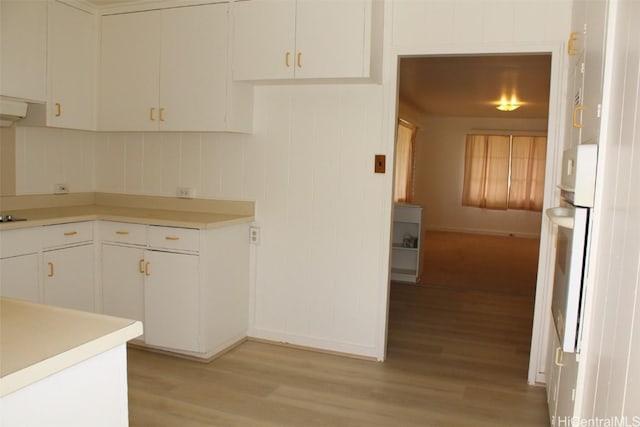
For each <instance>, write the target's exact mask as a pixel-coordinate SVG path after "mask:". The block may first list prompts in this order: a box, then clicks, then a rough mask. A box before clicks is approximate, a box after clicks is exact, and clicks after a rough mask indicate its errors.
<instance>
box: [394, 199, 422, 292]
mask: <svg viewBox="0 0 640 427" xmlns="http://www.w3.org/2000/svg"><path fill="white" fill-rule="evenodd" d="M393 217H394V218H393V232H392V233H393V234H392V237H391V239H392V240H391V280H395V281H400V282H410V283H416V282H417V281H418V277H419V274H420V246H421V241H420V240H421V234H422V226H421V223H422V206H418V205H410V204H404V203H396V204H395V206H394V211H393Z"/></svg>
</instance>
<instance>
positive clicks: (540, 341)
mask: <svg viewBox="0 0 640 427" xmlns="http://www.w3.org/2000/svg"><path fill="white" fill-rule="evenodd" d="M385 48H388V52H389V53H387V54H385V63H384V79H383V85H384V108H383V111H384V117H383V120H384V123H383V141H384V142H383V144H384V147H385V150H386V152H387V153H388V154H389V159H388V161H387V164H389V165H393V164H394V163H395V161H394V145H395V144H394V141H395V124H396V123H397V111H398V68H399V61H400V59H401V58H402V57H406V56H442V55H453V56H461V55H496V54H513V55H518V54H528V53H547V54H551V87H550V97H549V123H548V145H547V168H546V174H545V189H544V206H543V212H544V210H545V209H547V208H548V207H550V206H552V205H554V204H555V203H556V199H557V198H558V192H557V189H556V185H555V183H556V182H557V178H558V174H559V170H560V161H561V159H560V157H561V153H562V149H563V146H564V143H563V138H564V134H565V131H564V130H565V120H566V117H565V115H564V112H565V111H566V109H565V105H566V81H567V70H566V68H567V65H566V64H567V61H566V59H565V57H566V53H565V51H564V47H563V45H562V43H540V44H530V43H527V44H518V43H510V44H505V43H500V44H456V45H454V46H451V45H446V46H443V45H435V46H429V45H425V46H421V47H419V48H417V47H404V48H393V47H391V46H388V45H387V46H385ZM388 173H390V174H391V178H389V180H388V181H389V186H388V193H387V194H388V196H389V197H388V201H387V202H386V204H385V206H384V209H385V215H386V218H387V219H388V223H387V224H388V227H389V230H390V229H391V221H392V203H391V199H392V194H391V193H392V191H393V188H392V187H393V171H392V170H390V171H389V172H388ZM389 245H390V241H389V242H387V247H386V248H382V249H381V254H382V257H383V258H382V259H383V261H387V263H386V264H385V265H386V267H387V271H386V276H385V277H386V278H387V281H386V286H384V288H383V289H381V291H380V301H383V303H382V304H381V310H383V312H382V313H380V314H379V316H378V318H379V320H380V322H379V328H378V330H379V334H380V335H379V336H378V340H377V342H378V343H380V344H381V345H380V348H379V349H380V352H379V356H378V359H379V360H384V359H385V357H386V347H387V327H388V313H389V292H390V281H389V255H390V254H389V252H390V251H389ZM385 256H386V258H385ZM554 256H555V248H554V247H553V229H552V226H551V224H550V223H549V221H548V219H547V218H546V215H542V226H541V233H540V251H539V261H538V276H537V283H536V296H535V311H534V319H533V329H532V338H531V352H530V359H529V373H528V377H527V380H528V382H529V383H530V384H534V383H544V382H545V377H544V371H545V364H546V353H547V351H546V350H547V340H548V333H549V320H550V316H549V315H548V313H549V310H550V308H549V304H550V299H551V298H550V296H551V290H552V284H553V258H554ZM383 276H384V274H383Z"/></svg>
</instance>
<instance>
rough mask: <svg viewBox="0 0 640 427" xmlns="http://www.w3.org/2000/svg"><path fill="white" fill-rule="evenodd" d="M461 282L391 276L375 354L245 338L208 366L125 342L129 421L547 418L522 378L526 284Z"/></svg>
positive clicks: (540, 422) (530, 425) (478, 423)
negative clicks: (382, 338)
mask: <svg viewBox="0 0 640 427" xmlns="http://www.w3.org/2000/svg"><path fill="white" fill-rule="evenodd" d="M474 239H475V240H474V242H476V243H477V239H476V238H475V237H474ZM499 242H501V240H499V239H498V240H496V239H492V240H491V244H492V245H496V244H498V243H499ZM506 243H508V244H509V245H512V244H513V242H512V241H511V240H510V241H508V242H506ZM449 244H451V242H449ZM476 246H477V245H476ZM476 246H474V247H473V248H472V249H474V250H476V249H477V248H476ZM530 249H531V244H529V243H527V247H526V248H525V250H523V251H515V252H514V253H517V262H522V259H524V258H523V257H522V253H523V252H527V251H529V252H530ZM451 252H452V253H455V254H456V256H458V255H459V254H460V250H459V249H455V250H454V249H451ZM499 253H500V254H501V255H502V256H507V255H508V253H509V251H508V250H500V251H499ZM505 254H507V255H505ZM456 262H458V263H459V262H460V261H459V260H458V261H456ZM500 262H501V263H502V262H504V259H503V258H501V259H500ZM506 262H509V260H507V261H506ZM532 262H535V259H534V260H533V261H532ZM454 264H455V263H454ZM449 265H452V264H451V263H450V264H449ZM501 268H502V266H501ZM530 271H531V268H530V267H527V268H526V269H525V272H526V274H527V275H530ZM439 274H440V277H443V273H442V271H440V273H439ZM448 274H453V273H452V272H449V273H448ZM465 274H468V273H465ZM481 276H482V277H484V276H486V275H481ZM516 279H517V280H523V279H522V278H516ZM462 282H463V279H456V280H454V281H453V283H455V285H454V286H450V287H448V286H446V284H442V283H440V284H437V285H421V286H411V285H406V284H397V283H394V284H392V287H391V300H390V311H389V339H388V355H387V356H388V358H387V360H386V361H385V362H384V363H378V362H373V361H366V360H359V359H353V358H348V357H344V356H339V355H332V354H325V353H319V352H313V351H308V350H304V349H295V348H288V347H283V346H279V345H273V344H268V343H263V342H255V341H248V342H245V343H243V344H242V345H240V346H239V347H237V348H236V349H234V350H232V351H230V352H229V353H227V354H225V355H223V356H222V357H220V358H219V359H217V360H214V361H213V362H211V363H208V364H203V363H199V362H193V361H189V360H184V359H179V358H174V357H171V356H167V355H163V354H157V353H151V352H147V351H144V350H140V349H130V350H129V399H130V424H131V425H132V426H134V427H135V426H186V427H202V426H256V427H274V426H296V427H304V426H367V427H385V426H406V427H412V426H434V427H449V426H450V427H466V426H468V427H489V426H491V427H494V426H523V427H539V426H548V425H549V422H548V418H547V407H546V397H545V392H544V389H543V388H541V387H531V386H529V385H528V384H527V383H526V376H527V365H528V358H529V343H530V339H531V322H532V316H533V298H532V296H531V295H530V292H528V291H524V290H523V289H525V288H528V287H530V286H531V283H528V284H525V283H519V284H518V285H517V286H516V287H515V290H514V292H512V293H510V292H509V288H508V286H507V285H506V283H507V279H506V278H502V279H501V281H500V282H501V283H500V285H499V286H497V287H498V288H499V289H496V286H494V285H491V284H489V285H487V286H483V285H482V282H481V281H479V282H478V283H477V284H476V285H474V284H472V283H467V284H462ZM474 286H475V287H474Z"/></svg>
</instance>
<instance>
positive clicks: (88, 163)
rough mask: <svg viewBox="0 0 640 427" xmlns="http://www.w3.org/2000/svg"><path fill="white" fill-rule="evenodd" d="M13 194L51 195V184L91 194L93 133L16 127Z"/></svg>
mask: <svg viewBox="0 0 640 427" xmlns="http://www.w3.org/2000/svg"><path fill="white" fill-rule="evenodd" d="M15 130H16V134H15V135H16V194H18V195H21V194H51V193H53V186H54V184H67V185H68V186H69V190H70V191H71V192H73V193H79V192H84V191H94V188H95V180H94V171H95V167H94V145H95V134H94V133H93V132H82V131H74V130H66V129H52V128H42V127H18V126H16V128H15Z"/></svg>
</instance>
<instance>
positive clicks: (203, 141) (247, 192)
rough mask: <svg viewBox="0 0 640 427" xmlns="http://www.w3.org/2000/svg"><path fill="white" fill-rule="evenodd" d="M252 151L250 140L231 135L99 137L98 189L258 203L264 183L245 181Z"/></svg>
mask: <svg viewBox="0 0 640 427" xmlns="http://www.w3.org/2000/svg"><path fill="white" fill-rule="evenodd" d="M252 147H253V145H252V144H251V141H250V140H249V136H247V135H240V134H230V133H195V132H194V133H159V132H155V133H154V132H148V133H143V132H137V133H99V134H97V135H96V145H95V153H96V174H95V175H96V190H97V191H104V192H111V193H126V194H145V195H152V196H169V197H172V196H175V195H176V191H177V188H178V187H191V188H193V189H194V191H195V196H196V197H201V198H210V199H227V200H254V199H255V198H256V193H255V191H256V190H255V187H256V186H257V185H259V184H260V183H259V182H256V181H255V180H253V181H252V180H251V177H253V176H255V175H254V174H251V173H249V175H250V176H249V178H247V179H245V162H246V161H249V162H250V159H249V160H245V151H251V148H252ZM248 167H249V168H252V167H253V166H252V165H251V164H249V165H248ZM249 172H251V171H249Z"/></svg>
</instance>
